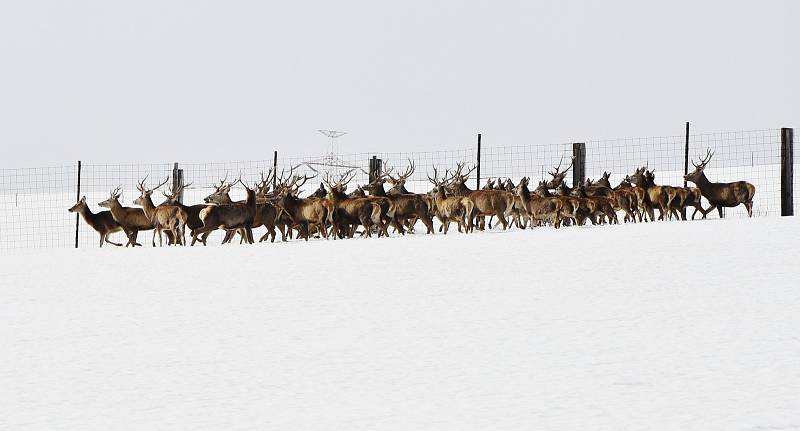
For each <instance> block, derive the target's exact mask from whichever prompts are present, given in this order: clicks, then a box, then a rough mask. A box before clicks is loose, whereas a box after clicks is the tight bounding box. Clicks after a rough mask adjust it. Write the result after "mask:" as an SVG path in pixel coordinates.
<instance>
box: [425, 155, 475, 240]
mask: <svg viewBox="0 0 800 431" xmlns="http://www.w3.org/2000/svg"><path fill="white" fill-rule="evenodd" d="M446 177H447V173H445V179H443V180H439V174H438V172H437V171H436V167H435V166H434V167H433V178H431V176H430V175H428V181H430V182H431V184H433V186H434V193H433V202H434V204H435V205H436V218H438V219H439V222H440V223H441V224H442V227H443V230H444V234H445V235H446V234H447V231H448V230H449V229H450V222H456V224H457V225H458V231H459V232H462V227H463V228H464V229H463V231H464V232H467V233H469V232H471V231H472V228H473V226H472V224H471V223H468V222H467V220H468V219H469V220H471V219H472V217H471V215H472V212H473V210H474V204H473V203H472V200H470V199H469V198H468V197H465V196H449V197H448V196H447V195H446V194H445V182H446V179H447V178H446Z"/></svg>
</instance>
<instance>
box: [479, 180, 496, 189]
mask: <svg viewBox="0 0 800 431" xmlns="http://www.w3.org/2000/svg"><path fill="white" fill-rule="evenodd" d="M481 190H494V180H493V179H491V178H487V179H486V185H484V186H483V188H482V189H481Z"/></svg>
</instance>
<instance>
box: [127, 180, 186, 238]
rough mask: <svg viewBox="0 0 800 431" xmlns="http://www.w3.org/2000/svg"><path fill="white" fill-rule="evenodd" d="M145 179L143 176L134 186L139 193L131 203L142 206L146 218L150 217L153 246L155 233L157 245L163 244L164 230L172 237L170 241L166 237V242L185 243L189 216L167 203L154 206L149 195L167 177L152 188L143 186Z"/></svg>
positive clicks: (159, 186) (184, 211) (177, 207)
mask: <svg viewBox="0 0 800 431" xmlns="http://www.w3.org/2000/svg"><path fill="white" fill-rule="evenodd" d="M146 180H147V177H146V176H145V177H144V179H143V180H142V181H140V182H139V184H138V185H137V186H136V188H137V189H138V190H139V193H141V194H140V195H139V197H138V198H136V200H134V201H133V203H134V204H135V205H139V206H141V207H142V210H143V211H144V214H145V216H147V218H148V219H150V222H151V223H152V224H153V229H154V230H153V246H155V242H156V234H158V243H159V246H163V245H164V237H163V236H162V232H164V231H166V232H168V236H169V237H170V238H172V241H171V242H170V240H169V239H168V243H171V244H177V245H185V244H186V240H185V237H184V229H185V226H186V221H187V220H188V218H189V214H188V213H187V212H186V210H184V209H183V208H181V207H179V206H177V205H172V204H169V203H166V204H162V205H159V206H158V207H156V206H155V205H154V204H153V199H152V198H151V195H152V194H153V192H154V191H155V190H158V189H159V188H161V187H162V186H163V185H164V184H166V183H167V181H169V177H167V178H166V179H165V180H164V181H162V182H161V183H160V184H159V185H157V186H155V187H154V188H152V189H148V188H147V187H146V186H145V181H146Z"/></svg>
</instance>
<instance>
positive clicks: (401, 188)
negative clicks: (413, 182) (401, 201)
mask: <svg viewBox="0 0 800 431" xmlns="http://www.w3.org/2000/svg"><path fill="white" fill-rule="evenodd" d="M415 170H416V166H414V161H413V160H411V159H408V168H407V169H406V171H405V172H404V173H402V174H400V175H398V176H397V178H395V177H393V176H392V174H391V169H390V170H388V171H387V172H386V175H387V177H388V180H387V181H388V182H389V184H390V185H391V186H392V188H391V190H390V191H396V192H398V193H400V194H406V193H408V190H406V187H405V185H406V180H408V178H409V177H410V176H411V175H412V174H413V173H414V171H415Z"/></svg>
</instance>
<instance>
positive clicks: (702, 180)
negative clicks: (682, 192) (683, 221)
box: [683, 149, 756, 218]
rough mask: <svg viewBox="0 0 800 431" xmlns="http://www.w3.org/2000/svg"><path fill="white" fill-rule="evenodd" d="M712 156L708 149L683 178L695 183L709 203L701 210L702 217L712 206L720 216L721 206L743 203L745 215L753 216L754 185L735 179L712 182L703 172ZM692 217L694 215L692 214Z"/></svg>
mask: <svg viewBox="0 0 800 431" xmlns="http://www.w3.org/2000/svg"><path fill="white" fill-rule="evenodd" d="M712 157H714V153H713V152H711V150H710V149H709V150H708V151H707V152H706V156H705V157H703V158H701V159H700V164H699V165H698V164H695V163H694V160H692V165H694V171H692V172H690V173H688V174H687V175H686V176H684V177H683V178H684V179H685V180H686V181H691V182H693V183H695V184H697V187H698V188H699V189H700V193H701V194H702V195H703V197H704V198H706V200H707V201H708V203H709V204H711V205H710V206H709V207H708V209H706V210H702V209H701V211H702V212H703V218H705V216H706V214H708V213H709V212H711V211H713V210H714V208H716V209H717V211H719V217H720V218H722V217H723V214H722V208H733V207H737V206H739V205H742V204H743V205H744V207H745V208H746V209H747V215H748V216H749V217H753V196H755V194H756V187H755V186H754V185H752V184H750V183H748V182H747V181H736V182H733V183H712V182H711V181H709V180H708V178H706V174H705V173H704V172H703V171H704V170H705V168H706V165H707V164H708V162H710V161H711V158H712ZM692 217H694V215H692Z"/></svg>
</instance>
